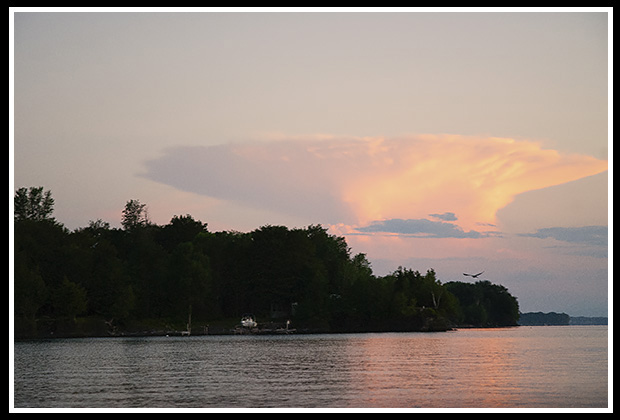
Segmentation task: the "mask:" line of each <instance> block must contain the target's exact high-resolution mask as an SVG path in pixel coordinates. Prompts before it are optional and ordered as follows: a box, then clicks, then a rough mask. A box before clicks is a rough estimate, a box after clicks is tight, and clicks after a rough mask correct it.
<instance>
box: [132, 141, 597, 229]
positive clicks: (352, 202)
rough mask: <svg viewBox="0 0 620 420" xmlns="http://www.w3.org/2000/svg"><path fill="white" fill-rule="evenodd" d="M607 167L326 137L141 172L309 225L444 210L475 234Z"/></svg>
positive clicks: (574, 159)
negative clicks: (540, 194) (527, 202)
mask: <svg viewBox="0 0 620 420" xmlns="http://www.w3.org/2000/svg"><path fill="white" fill-rule="evenodd" d="M605 170H607V161H604V160H598V159H595V158H592V157H589V156H583V155H564V154H561V153H559V152H558V151H555V150H547V149H542V148H541V146H540V145H539V144H537V143H534V142H530V141H523V140H519V141H517V140H513V139H506V138H490V137H468V136H456V135H417V136H405V137H399V138H381V137H371V138H343V137H341V138H337V137H329V136H324V137H323V138H320V139H308V138H305V139H299V138H291V139H290V140H279V141H271V142H254V143H242V144H223V145H216V146H179V147H174V148H170V149H167V150H165V151H164V152H163V155H162V156H161V157H160V158H158V159H154V160H151V161H148V162H146V171H145V173H143V174H142V175H143V176H144V177H146V178H148V179H151V180H153V181H157V182H161V183H164V184H166V185H170V186H173V187H175V188H177V189H180V190H184V191H190V192H193V193H197V194H202V195H206V196H209V197H214V198H218V199H223V200H230V201H234V202H237V203H242V204H244V205H249V206H253V207H255V208H259V209H266V210H270V211H276V212H279V213H283V214H290V215H295V216H298V217H302V218H305V219H307V220H308V221H309V223H324V224H338V223H344V224H346V225H350V226H369V225H370V224H371V223H372V222H373V221H378V220H385V221H387V220H391V219H394V220H396V219H403V220H423V219H425V218H426V217H428V216H429V215H430V216H431V217H432V218H435V219H439V220H440V221H451V220H454V219H452V218H453V217H454V218H456V216H455V214H454V213H451V212H449V211H447V210H451V211H454V210H456V214H458V215H459V218H458V220H459V226H461V227H462V228H463V229H467V230H469V232H473V229H475V228H476V227H478V226H481V225H480V224H495V215H496V212H497V211H498V210H499V209H501V208H502V207H504V206H506V205H507V204H508V203H510V202H511V201H512V200H513V198H514V197H515V196H516V195H517V194H520V193H523V192H525V191H530V190H535V189H540V188H545V187H549V186H552V185H558V184H562V183H566V182H569V181H573V180H576V179H580V178H583V177H586V176H589V175H593V174H596V173H600V172H603V171H605ZM428 222H430V221H428ZM417 223H418V224H419V225H421V224H423V223H427V222H417ZM409 224H410V225H411V226H410V227H409V228H410V229H414V227H413V224H414V223H413V222H410V223H409ZM429 226H431V225H429ZM438 226H441V225H438ZM435 227H437V226H435ZM441 228H443V229H450V226H441ZM463 232H464V233H461V234H468V232H466V231H463ZM453 233H454V232H453ZM454 234H456V233H454Z"/></svg>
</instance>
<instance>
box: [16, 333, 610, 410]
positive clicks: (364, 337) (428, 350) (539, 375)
mask: <svg viewBox="0 0 620 420" xmlns="http://www.w3.org/2000/svg"><path fill="white" fill-rule="evenodd" d="M607 339H608V336H607V326H561V327H560V326H558V327H550V326H549V327H517V328H506V329H461V330H457V331H450V332H443V333H381V334H333V335H332V334H319V335H287V336H196V337H145V338H84V339H55V340H45V341H23V342H16V343H15V345H14V406H15V407H16V408H26V407H45V408H50V407H59V408H70V407H77V408H80V407H82V408H131V407H152V408H163V407H178V408H217V407H219V408H221V407H225V408H254V407H284V408H298V407H299V408H303V407H313V408H314V407H318V408H332V407H333V408H360V407H362V408H365V407H378V408H386V407H390V408H415V407H423V408H433V407H435V408H456V407H472V408H482V407H491V408H493V407H510V408H521V407H523V408H541V407H551V408H573V407H586V408H592V407H601V408H605V407H607V405H608V395H607V393H608V385H607V384H608V367H607V364H608V350H607V349H608V347H607ZM9 381H10V378H9ZM9 400H10V396H9Z"/></svg>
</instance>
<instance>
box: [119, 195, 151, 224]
mask: <svg viewBox="0 0 620 420" xmlns="http://www.w3.org/2000/svg"><path fill="white" fill-rule="evenodd" d="M148 223H149V219H148V213H147V209H146V204H142V203H140V200H129V201H128V202H127V203H126V204H125V208H124V209H123V216H122V218H121V225H122V226H123V228H124V229H125V230H132V229H135V228H136V227H140V226H146V225H147V224H148Z"/></svg>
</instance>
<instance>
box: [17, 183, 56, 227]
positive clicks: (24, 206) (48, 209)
mask: <svg viewBox="0 0 620 420" xmlns="http://www.w3.org/2000/svg"><path fill="white" fill-rule="evenodd" d="M13 204H14V218H15V221H21V220H34V221H42V220H52V217H51V216H52V212H53V211H54V199H53V198H52V192H51V191H50V190H47V191H45V192H44V191H43V187H30V188H25V187H22V188H20V189H18V190H17V191H16V192H15V197H14V199H13Z"/></svg>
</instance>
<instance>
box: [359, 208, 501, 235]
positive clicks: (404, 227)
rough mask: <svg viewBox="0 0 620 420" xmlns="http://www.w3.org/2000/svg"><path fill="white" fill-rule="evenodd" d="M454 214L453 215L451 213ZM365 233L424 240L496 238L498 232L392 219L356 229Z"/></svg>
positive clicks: (414, 220)
mask: <svg viewBox="0 0 620 420" xmlns="http://www.w3.org/2000/svg"><path fill="white" fill-rule="evenodd" d="M451 214H453V213H451ZM356 230H357V231H358V232H363V233H375V232H382V233H396V234H400V235H406V236H414V237H422V238H483V237H488V236H495V234H496V232H493V233H490V232H484V233H481V232H477V231H474V230H470V231H468V232H465V231H464V230H463V229H462V228H460V227H459V226H457V225H456V224H454V223H446V222H438V221H432V220H428V219H406V220H405V219H390V220H383V221H376V222H373V223H371V224H370V225H368V226H364V227H360V228H357V229H356Z"/></svg>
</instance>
